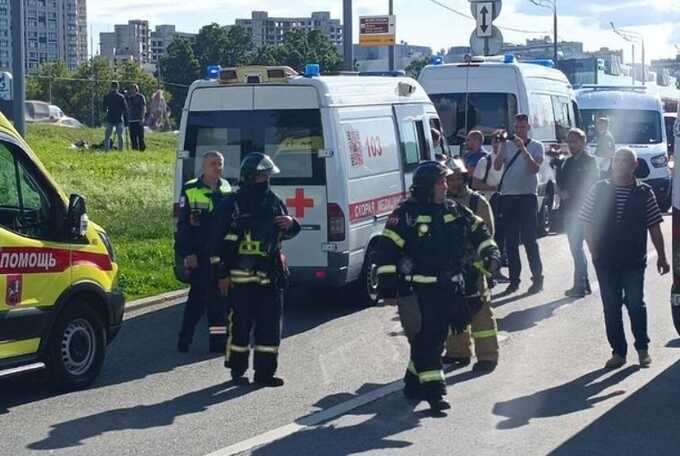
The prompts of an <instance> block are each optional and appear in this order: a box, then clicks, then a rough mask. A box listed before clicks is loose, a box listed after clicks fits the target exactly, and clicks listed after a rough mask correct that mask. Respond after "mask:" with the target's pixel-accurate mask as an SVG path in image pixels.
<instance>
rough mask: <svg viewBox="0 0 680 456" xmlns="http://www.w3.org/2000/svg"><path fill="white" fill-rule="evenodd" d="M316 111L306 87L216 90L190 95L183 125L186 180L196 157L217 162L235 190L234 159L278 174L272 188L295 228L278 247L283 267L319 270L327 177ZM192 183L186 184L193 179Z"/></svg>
mask: <svg viewBox="0 0 680 456" xmlns="http://www.w3.org/2000/svg"><path fill="white" fill-rule="evenodd" d="M323 149H324V139H323V128H322V121H321V111H320V109H319V101H318V95H317V93H316V89H314V88H313V87H305V86H288V85H261V86H215V87H205V88H198V89H196V90H195V91H194V93H193V95H192V100H191V102H190V104H189V114H188V116H187V123H186V135H185V141H184V150H185V151H186V152H187V153H186V154H185V155H186V157H185V158H184V167H185V168H187V167H190V168H191V171H192V172H191V173H186V171H185V176H184V178H185V180H186V178H188V177H190V176H189V174H192V175H193V176H198V175H200V173H201V166H202V162H203V160H202V156H203V155H204V154H205V153H206V152H208V151H211V150H216V151H219V152H222V154H223V155H224V161H225V163H224V177H225V178H226V179H228V180H229V182H230V183H231V184H232V186H237V185H238V177H239V171H240V164H241V160H242V159H243V158H244V157H245V156H246V155H247V154H248V153H250V152H263V153H266V154H268V155H269V156H271V157H272V159H273V160H274V162H275V163H276V165H277V166H278V167H279V168H280V169H281V174H279V175H277V176H274V178H273V179H272V185H273V190H274V192H275V193H276V194H277V195H279V197H280V198H281V199H282V200H283V202H284V203H285V204H286V206H287V207H288V210H289V212H290V214H291V215H292V216H294V217H296V218H297V219H298V220H299V221H300V223H301V225H302V233H301V234H300V235H298V236H297V237H296V238H295V239H293V240H291V241H287V242H285V243H284V251H285V253H286V255H287V257H288V264H289V266H290V267H325V266H327V262H328V260H327V255H326V253H325V252H324V251H323V250H322V243H323V242H325V239H326V232H327V226H326V225H327V222H326V204H327V198H326V171H325V162H324V160H325V159H324V158H322V157H320V154H319V151H321V150H323ZM193 176H191V177H193Z"/></svg>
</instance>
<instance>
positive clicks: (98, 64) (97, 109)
mask: <svg viewBox="0 0 680 456" xmlns="http://www.w3.org/2000/svg"><path fill="white" fill-rule="evenodd" d="M73 78H74V79H75V80H74V81H68V86H69V90H68V97H67V99H66V100H65V101H64V104H63V106H62V109H64V112H66V113H68V114H70V115H71V116H73V117H75V118H76V119H78V120H80V121H81V122H84V123H86V124H87V125H89V126H91V127H95V126H98V125H100V124H101V122H102V121H103V120H104V110H103V108H102V100H103V98H104V96H105V95H106V94H107V93H108V92H109V90H110V89H111V81H112V80H114V79H115V73H114V68H113V67H112V65H111V63H110V62H109V61H108V59H106V58H105V57H102V56H96V57H94V58H92V59H90V60H89V61H88V62H87V63H84V64H83V65H80V66H79V67H78V68H77V69H76V70H75V71H74V72H73Z"/></svg>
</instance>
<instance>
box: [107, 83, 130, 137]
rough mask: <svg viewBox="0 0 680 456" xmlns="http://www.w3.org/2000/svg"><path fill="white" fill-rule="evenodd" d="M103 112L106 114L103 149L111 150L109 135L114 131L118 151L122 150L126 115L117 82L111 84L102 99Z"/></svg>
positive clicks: (124, 102) (125, 103)
mask: <svg viewBox="0 0 680 456" xmlns="http://www.w3.org/2000/svg"><path fill="white" fill-rule="evenodd" d="M103 107H104V111H105V112H106V130H105V132H104V149H105V150H111V134H112V133H113V130H114V129H115V130H116V138H117V140H118V150H123V130H124V128H125V124H124V117H125V115H126V114H127V109H128V107H127V102H126V101H125V96H124V95H123V94H122V93H120V84H118V81H113V82H112V83H111V90H110V91H109V93H108V94H106V96H105V97H104V103H103Z"/></svg>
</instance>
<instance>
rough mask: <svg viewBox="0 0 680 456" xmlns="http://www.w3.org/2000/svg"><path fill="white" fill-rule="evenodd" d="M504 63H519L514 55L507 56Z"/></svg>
mask: <svg viewBox="0 0 680 456" xmlns="http://www.w3.org/2000/svg"><path fill="white" fill-rule="evenodd" d="M503 63H517V60H515V56H514V55H512V54H505V57H504V59H503Z"/></svg>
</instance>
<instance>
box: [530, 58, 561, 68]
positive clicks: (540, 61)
mask: <svg viewBox="0 0 680 456" xmlns="http://www.w3.org/2000/svg"><path fill="white" fill-rule="evenodd" d="M525 63H531V64H533V65H541V66H544V67H547V68H555V62H554V61H553V60H552V59H535V60H527V61H526V62H525Z"/></svg>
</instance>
